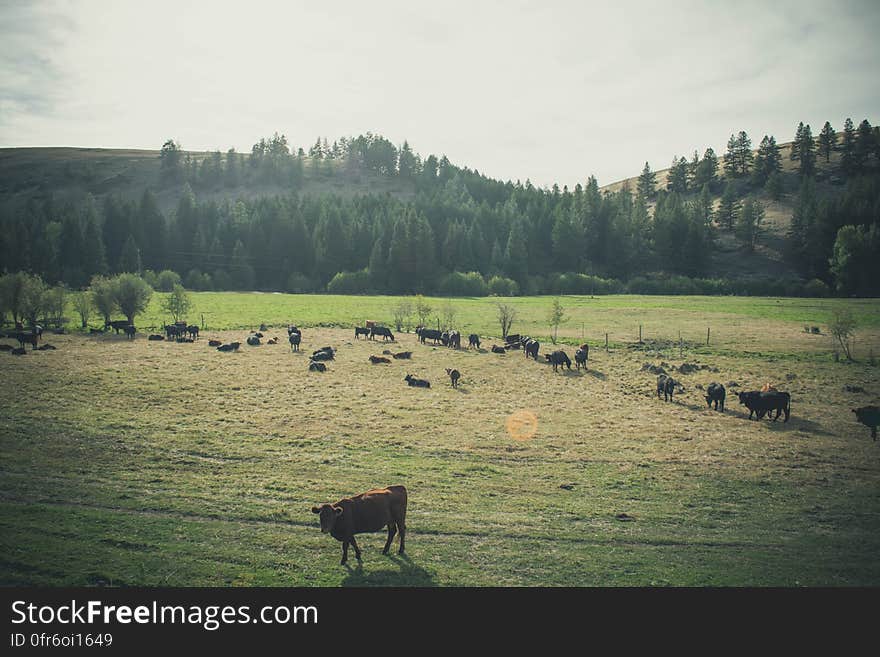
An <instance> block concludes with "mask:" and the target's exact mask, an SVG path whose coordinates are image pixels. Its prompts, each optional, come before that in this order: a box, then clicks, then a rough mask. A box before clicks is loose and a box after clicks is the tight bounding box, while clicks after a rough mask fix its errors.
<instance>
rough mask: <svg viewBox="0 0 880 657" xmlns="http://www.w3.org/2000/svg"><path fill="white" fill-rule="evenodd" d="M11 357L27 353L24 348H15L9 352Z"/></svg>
mask: <svg viewBox="0 0 880 657" xmlns="http://www.w3.org/2000/svg"><path fill="white" fill-rule="evenodd" d="M9 353H10V354H12V355H13V356H24V355H25V354H26V353H27V351H25V349H24V347H16V348H15V349H13V350H12V351H10V352H9Z"/></svg>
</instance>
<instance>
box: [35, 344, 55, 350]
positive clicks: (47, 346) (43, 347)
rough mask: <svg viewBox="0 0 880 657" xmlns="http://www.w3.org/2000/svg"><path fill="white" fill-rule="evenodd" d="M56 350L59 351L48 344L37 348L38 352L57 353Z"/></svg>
mask: <svg viewBox="0 0 880 657" xmlns="http://www.w3.org/2000/svg"><path fill="white" fill-rule="evenodd" d="M56 349H58V347H56V346H55V345H52V344H49V343H48V342H47V343H45V344H41V345H40V346H39V347H37V351H55V350H56Z"/></svg>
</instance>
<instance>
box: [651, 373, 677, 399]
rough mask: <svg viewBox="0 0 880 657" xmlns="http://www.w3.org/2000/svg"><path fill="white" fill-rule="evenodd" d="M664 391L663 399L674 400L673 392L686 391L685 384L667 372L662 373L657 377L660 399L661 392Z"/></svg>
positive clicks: (658, 396)
mask: <svg viewBox="0 0 880 657" xmlns="http://www.w3.org/2000/svg"><path fill="white" fill-rule="evenodd" d="M661 392H662V393H663V401H672V397H673V393H676V392H679V393H682V392H684V386H683V385H681V383H679V382H678V381H676V380H675V379H673V378H672V377H671V376H669V375H667V374H661V375H660V376H658V377H657V399H660V393H661Z"/></svg>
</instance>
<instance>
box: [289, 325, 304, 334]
mask: <svg viewBox="0 0 880 657" xmlns="http://www.w3.org/2000/svg"><path fill="white" fill-rule="evenodd" d="M294 333H302V331H300V330H299V328H298V327H296V326H294V325H293V324H289V325H288V326H287V335H292V334H294Z"/></svg>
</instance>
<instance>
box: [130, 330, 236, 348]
mask: <svg viewBox="0 0 880 657" xmlns="http://www.w3.org/2000/svg"><path fill="white" fill-rule="evenodd" d="M164 339H165V336H164V335H159V334H158V333H151V334H150V335H149V336H147V340H149V341H150V342H159V341H160V340H164ZM214 342H217V344H215V345H211V346H212V347H216V346H217V345H219V344H220V342H219V341H217V340H214ZM208 344H210V343H208Z"/></svg>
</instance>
